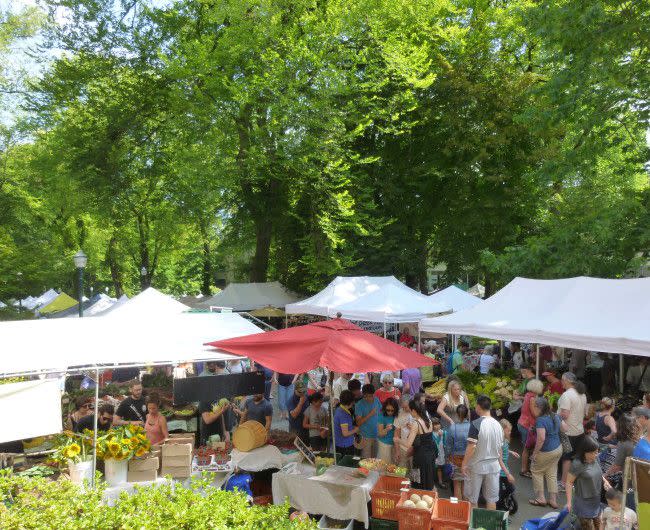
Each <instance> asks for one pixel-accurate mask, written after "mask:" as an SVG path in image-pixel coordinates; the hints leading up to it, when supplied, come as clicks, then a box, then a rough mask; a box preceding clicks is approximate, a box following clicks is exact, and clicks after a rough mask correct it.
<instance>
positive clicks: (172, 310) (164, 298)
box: [105, 287, 190, 318]
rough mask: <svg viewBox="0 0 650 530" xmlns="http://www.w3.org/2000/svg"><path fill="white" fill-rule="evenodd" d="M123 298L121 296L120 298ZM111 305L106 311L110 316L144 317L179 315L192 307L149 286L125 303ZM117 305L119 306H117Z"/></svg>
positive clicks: (107, 315)
mask: <svg viewBox="0 0 650 530" xmlns="http://www.w3.org/2000/svg"><path fill="white" fill-rule="evenodd" d="M120 300H121V298H120ZM118 303H119V301H118V302H117V303H116V304H115V305H114V306H113V307H111V308H110V309H111V310H110V311H108V312H106V313H105V316H106V317H110V318H116V317H120V318H143V317H145V316H152V317H162V316H168V315H178V314H180V313H184V312H185V311H188V310H189V309H190V308H189V307H187V306H186V305H184V304H181V303H180V302H179V301H178V300H174V298H172V297H171V296H168V295H166V294H163V293H161V292H160V291H157V290H156V289H154V288H153V287H149V288H147V289H145V290H144V291H142V292H141V293H139V294H137V295H135V296H134V297H133V298H131V299H130V300H125V301H124V303H120V305H119V306H117V304H118ZM116 306H117V307H116Z"/></svg>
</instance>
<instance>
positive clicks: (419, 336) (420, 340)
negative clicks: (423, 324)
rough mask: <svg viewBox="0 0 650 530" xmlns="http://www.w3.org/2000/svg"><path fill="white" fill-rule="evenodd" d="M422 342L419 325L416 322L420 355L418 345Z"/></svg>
mask: <svg viewBox="0 0 650 530" xmlns="http://www.w3.org/2000/svg"><path fill="white" fill-rule="evenodd" d="M421 342H422V338H421V333H420V323H419V322H418V353H422V351H421V349H420V343H421Z"/></svg>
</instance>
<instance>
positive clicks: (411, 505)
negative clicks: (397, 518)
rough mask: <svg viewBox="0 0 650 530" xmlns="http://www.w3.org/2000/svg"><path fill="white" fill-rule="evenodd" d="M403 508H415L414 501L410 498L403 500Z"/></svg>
mask: <svg viewBox="0 0 650 530" xmlns="http://www.w3.org/2000/svg"><path fill="white" fill-rule="evenodd" d="M404 507H405V508H415V503H414V502H413V501H412V500H408V501H404Z"/></svg>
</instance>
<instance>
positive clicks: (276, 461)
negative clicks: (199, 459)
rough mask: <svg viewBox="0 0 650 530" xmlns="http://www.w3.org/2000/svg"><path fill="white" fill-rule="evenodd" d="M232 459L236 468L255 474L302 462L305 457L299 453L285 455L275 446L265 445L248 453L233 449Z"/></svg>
mask: <svg viewBox="0 0 650 530" xmlns="http://www.w3.org/2000/svg"><path fill="white" fill-rule="evenodd" d="M230 459H231V460H232V463H233V465H234V466H235V467H238V468H239V469H241V470H242V471H249V472H251V473H254V472H256V471H264V470H265V469H274V468H275V469H280V468H281V467H283V466H284V465H286V464H288V463H290V462H300V461H302V459H303V456H302V455H301V454H300V452H299V451H295V452H292V453H287V454H284V453H283V452H282V451H280V450H279V449H278V448H277V447H275V446H274V445H264V446H262V447H258V448H257V449H253V450H252V451H248V452H247V453H244V452H243V451H239V450H238V449H233V450H232V452H231V453H230Z"/></svg>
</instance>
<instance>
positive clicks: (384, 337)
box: [384, 322, 386, 338]
mask: <svg viewBox="0 0 650 530" xmlns="http://www.w3.org/2000/svg"><path fill="white" fill-rule="evenodd" d="M384 338H386V322H384Z"/></svg>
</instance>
